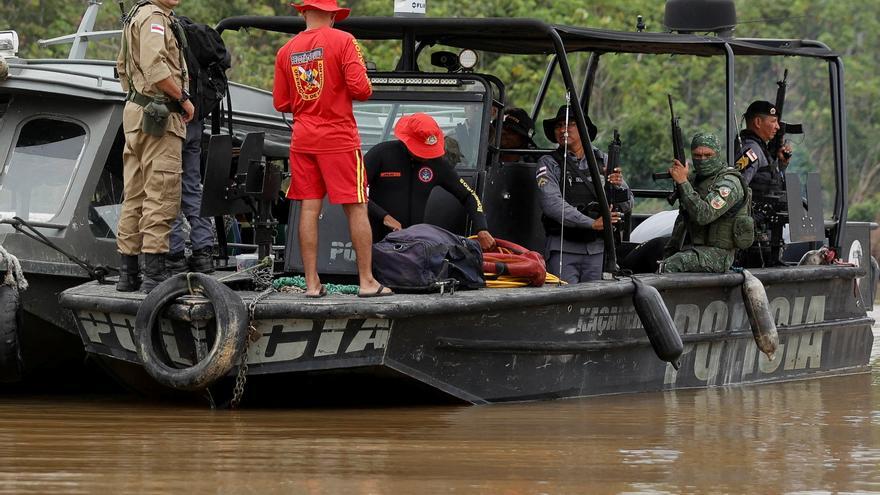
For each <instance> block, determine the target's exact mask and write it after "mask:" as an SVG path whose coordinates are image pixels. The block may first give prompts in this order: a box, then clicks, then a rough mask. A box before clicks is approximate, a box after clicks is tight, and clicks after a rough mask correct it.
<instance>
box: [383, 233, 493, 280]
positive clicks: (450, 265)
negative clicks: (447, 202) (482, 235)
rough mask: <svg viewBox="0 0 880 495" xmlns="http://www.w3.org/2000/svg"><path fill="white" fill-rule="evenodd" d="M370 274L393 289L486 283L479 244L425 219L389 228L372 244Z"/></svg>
mask: <svg viewBox="0 0 880 495" xmlns="http://www.w3.org/2000/svg"><path fill="white" fill-rule="evenodd" d="M373 275H374V276H375V277H376V280H378V281H379V283H381V284H382V285H384V286H386V287H390V288H391V289H392V290H394V291H395V292H438V291H440V290H441V289H442V288H444V287H448V286H449V284H452V286H453V287H455V288H458V289H479V288H480V287H485V286H486V280H485V279H484V278H483V252H482V251H481V250H480V245H479V244H478V243H477V242H476V241H474V240H472V239H466V238H464V237H461V236H458V235H455V234H453V233H452V232H449V231H448V230H445V229H442V228H440V227H437V226H435V225H429V224H426V223H421V224H417V225H413V226H411V227H407V228H405V229H402V230H398V231H397V232H391V233H390V234H388V235H387V236H385V238H384V239H382V240H381V241H379V242H377V243H375V244H373Z"/></svg>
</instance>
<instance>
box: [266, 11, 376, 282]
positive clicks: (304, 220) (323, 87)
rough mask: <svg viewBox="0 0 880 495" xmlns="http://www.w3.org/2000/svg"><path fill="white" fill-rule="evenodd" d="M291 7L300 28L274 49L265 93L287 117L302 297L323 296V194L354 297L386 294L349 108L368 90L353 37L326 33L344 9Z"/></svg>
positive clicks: (333, 31) (343, 14)
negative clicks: (344, 222) (337, 219)
mask: <svg viewBox="0 0 880 495" xmlns="http://www.w3.org/2000/svg"><path fill="white" fill-rule="evenodd" d="M291 5H293V6H294V7H296V9H297V10H298V11H299V12H300V13H301V14H302V16H303V17H304V18H305V21H306V30H305V31H302V32H301V33H299V34H297V35H296V36H294V37H293V39H291V40H290V41H288V42H287V44H285V45H284V46H283V47H282V48H281V49H280V50H278V55H277V56H276V57H275V84H274V88H273V90H272V96H273V100H274V104H275V109H276V110H278V111H279V112H289V113H293V116H294V124H293V135H292V136H291V139H290V171H291V183H290V188H289V189H288V191H287V197H288V198H290V199H293V200H300V201H302V209H301V211H300V216H299V245H300V250H301V251H302V258H303V267H304V270H305V278H306V286H307V289H306V297H321V296H323V295H324V294H326V291H325V290H324V286H323V285H322V284H321V280H320V278H319V277H318V217H319V215H320V213H321V205H322V202H323V199H324V196H325V195H329V197H330V202H331V203H333V204H341V205H342V208H343V210H344V211H345V215H346V216H347V217H348V227H349V231H350V232H351V240H352V245H353V247H354V250H355V254H356V255H357V265H358V274H359V276H360V292H359V294H358V295H359V296H360V297H375V296H385V295H391V294H392V292H391V291H390V290H389V289H387V288H385V287H382V285H380V284H379V282H377V281H376V279H375V278H373V271H372V267H371V265H372V241H373V237H372V233H371V231H370V221H369V218H368V217H367V179H366V176H367V175H366V170H365V168H364V160H363V156H362V154H361V150H360V146H361V141H360V135H359V134H358V130H357V123H356V122H355V119H354V113H353V110H352V100H359V101H363V100H366V99H367V98H369V97H370V95H371V94H372V93H373V88H372V87H371V86H370V80H369V78H368V77H367V69H366V66H365V65H364V59H363V57H362V55H361V49H360V46H359V45H358V43H357V40H355V39H354V37H353V36H352V35H351V34H349V33H346V32H343V31H340V30H338V29H333V23H334V21H341V20H343V19H345V18H346V17H348V14H349V12H350V9H346V8H341V7H339V6H338V5H337V4H336V0H305V1H304V2H303V4H302V5H296V4H291Z"/></svg>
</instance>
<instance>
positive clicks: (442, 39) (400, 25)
mask: <svg viewBox="0 0 880 495" xmlns="http://www.w3.org/2000/svg"><path fill="white" fill-rule="evenodd" d="M336 27H337V28H339V29H341V30H343V31H347V32H349V33H351V34H352V35H354V36H355V37H356V38H358V39H361V40H399V39H404V38H405V37H407V36H411V37H413V39H414V40H415V41H417V42H422V43H428V44H431V43H437V44H442V45H446V46H452V47H457V48H471V49H474V50H483V51H489V52H495V53H512V54H541V53H544V54H551V53H556V47H555V45H554V42H553V39H552V36H551V33H552V32H553V31H555V32H556V33H558V34H559V36H560V38H561V39H562V42H563V44H564V45H565V49H566V51H567V52H579V51H590V52H593V51H598V52H629V53H670V54H683V55H703V56H711V55H719V54H721V53H723V52H724V51H725V44H727V45H729V46H730V47H731V49H732V50H733V52H734V54H736V55H791V56H802V57H813V58H826V59H832V58H836V57H837V56H838V55H837V54H836V53H835V52H833V51H831V49H829V48H828V47H827V46H826V45H825V44H824V43H822V42H819V41H811V40H791V39H746V38H719V37H716V36H701V35H693V34H674V33H649V32H641V33H638V32H624V31H611V30H604V29H590V28H582V27H575V26H565V25H560V24H547V23H545V22H543V21H540V20H537V19H524V18H502V17H490V18H431V17H426V18H410V17H350V18H348V19H346V20H344V21H342V22H340V23H338V24H336ZM242 28H256V29H262V30H265V31H274V32H279V33H288V34H295V33H298V32H300V31H302V30H304V29H305V21H304V20H303V19H302V18H301V17H293V16H272V17H265V16H238V17H229V18H227V19H224V20H222V21H220V23H219V24H218V25H217V30H218V31H220V32H223V31H225V30H235V31H237V30H240V29H242Z"/></svg>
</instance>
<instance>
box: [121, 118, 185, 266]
mask: <svg viewBox="0 0 880 495" xmlns="http://www.w3.org/2000/svg"><path fill="white" fill-rule="evenodd" d="M132 105H134V104H133V103H127V104H126V109H125V114H126V115H124V117H123V125H124V126H125V150H124V151H123V153H122V160H123V180H124V183H125V187H124V191H125V199H124V201H123V202H122V212H121V214H120V216H119V226H118V229H117V234H116V246H117V248H118V250H119V252H120V253H122V254H127V255H136V254H140V253H152V254H162V253H167V252H168V247H169V237H170V233H171V224H172V222H174V219H175V218H177V213H178V211H179V210H180V176H181V173H182V158H181V152H182V150H183V138H182V137H180V136H179V135H177V134H176V133H173V132H171V130H169V132H166V133H165V135H164V136H162V137H154V136H150V135H148V134H145V133H143V132H141V131H140V129H139V128H138V126H136V125H133V124H132V123H131V121H132V120H135V121H139V116H140V113H141V112H140V111H139V110H140V109H139V108H137V109H135V108H130V106H132Z"/></svg>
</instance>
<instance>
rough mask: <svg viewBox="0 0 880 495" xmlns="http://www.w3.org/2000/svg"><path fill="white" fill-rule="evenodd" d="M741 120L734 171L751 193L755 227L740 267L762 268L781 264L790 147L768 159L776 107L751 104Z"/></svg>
mask: <svg viewBox="0 0 880 495" xmlns="http://www.w3.org/2000/svg"><path fill="white" fill-rule="evenodd" d="M743 119H744V120H745V123H746V128H745V129H743V130H742V132H740V140H741V141H742V148H741V149H740V150H739V153H738V154H737V156H736V162H735V163H736V169H737V170H739V171H740V172H741V173H742V176H743V178H744V179H745V181H746V184H748V185H749V187H751V189H752V192H753V193H754V208H753V215H754V217H755V225H756V226H757V229H756V232H755V237H756V241H757V242H756V243H755V245H754V246H753V247H751V248H750V249H748V250H747V251H744V252H743V253H742V254H743V255H744V256H743V259H742V261H743V266H747V267H762V266H774V265H778V264H780V263H781V261H780V258H781V256H782V248H783V240H782V226H783V223H784V222H785V220H784V218H785V217H782V218H780V217H779V216H778V214H779V213H785V212H786V209H787V208H786V206H785V169H786V167H788V163H789V160H790V159H791V145H790V144H788V143H785V144H784V145H783V146H782V148H781V149H780V150H779V151H778V153H777V154H776V156H771V153H770V150H769V149H768V146H767V143H768V142H769V141H770V140H772V139H773V138H774V137H775V136H776V133H777V132H779V117H778V115H777V110H776V106H775V105H773V104H772V103H770V102H769V101H762V100H757V101H753V102H752V103H751V104H750V105H749V107H748V108H747V109H746V113H745V115H743Z"/></svg>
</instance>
